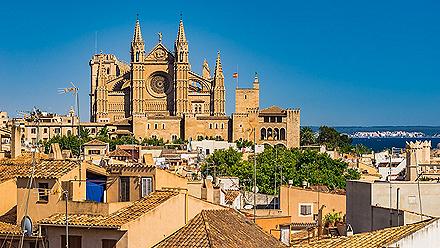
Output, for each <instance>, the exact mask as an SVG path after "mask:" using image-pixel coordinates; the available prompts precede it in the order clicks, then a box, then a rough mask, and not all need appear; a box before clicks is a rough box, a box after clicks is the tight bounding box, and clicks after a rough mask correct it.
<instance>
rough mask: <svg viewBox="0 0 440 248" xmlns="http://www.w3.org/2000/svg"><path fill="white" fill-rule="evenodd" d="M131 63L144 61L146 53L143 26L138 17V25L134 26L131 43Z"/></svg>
mask: <svg viewBox="0 0 440 248" xmlns="http://www.w3.org/2000/svg"><path fill="white" fill-rule="evenodd" d="M130 52H131V62H140V61H143V58H144V53H145V43H144V40H143V39H142V32H141V25H140V24H139V17H136V24H135V26H134V34H133V41H132V42H131V50H130Z"/></svg>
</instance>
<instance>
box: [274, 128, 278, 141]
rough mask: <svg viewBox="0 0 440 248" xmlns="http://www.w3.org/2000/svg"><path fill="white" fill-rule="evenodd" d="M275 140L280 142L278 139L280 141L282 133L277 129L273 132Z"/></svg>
mask: <svg viewBox="0 0 440 248" xmlns="http://www.w3.org/2000/svg"><path fill="white" fill-rule="evenodd" d="M273 139H274V140H278V139H280V131H279V130H278V128H275V129H274V130H273Z"/></svg>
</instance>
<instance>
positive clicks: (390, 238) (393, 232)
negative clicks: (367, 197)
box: [301, 219, 438, 248]
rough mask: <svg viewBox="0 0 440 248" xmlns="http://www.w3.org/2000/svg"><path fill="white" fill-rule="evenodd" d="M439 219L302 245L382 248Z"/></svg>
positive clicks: (333, 247) (308, 247)
mask: <svg viewBox="0 0 440 248" xmlns="http://www.w3.org/2000/svg"><path fill="white" fill-rule="evenodd" d="M434 221H438V219H432V220H427V221H422V222H418V223H415V224H409V225H406V226H400V227H391V228H385V229H381V230H377V231H373V232H367V233H359V234H355V235H353V236H348V237H338V238H329V239H323V240H320V241H316V242H313V243H310V244H302V245H301V247H307V248H315V247H316V248H318V247H319V248H337V247H350V248H381V247H388V245H391V244H393V243H394V242H397V241H399V240H401V239H403V238H405V237H407V236H408V235H411V234H413V233H415V232H417V231H419V230H421V229H423V228H424V227H426V226H427V225H429V224H431V223H432V222H434Z"/></svg>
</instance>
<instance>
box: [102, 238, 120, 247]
mask: <svg viewBox="0 0 440 248" xmlns="http://www.w3.org/2000/svg"><path fill="white" fill-rule="evenodd" d="M116 243H118V241H117V240H114V239H103V240H102V246H101V247H102V248H116Z"/></svg>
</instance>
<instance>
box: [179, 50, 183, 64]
mask: <svg viewBox="0 0 440 248" xmlns="http://www.w3.org/2000/svg"><path fill="white" fill-rule="evenodd" d="M179 59H180V62H183V52H180V58H179Z"/></svg>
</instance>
